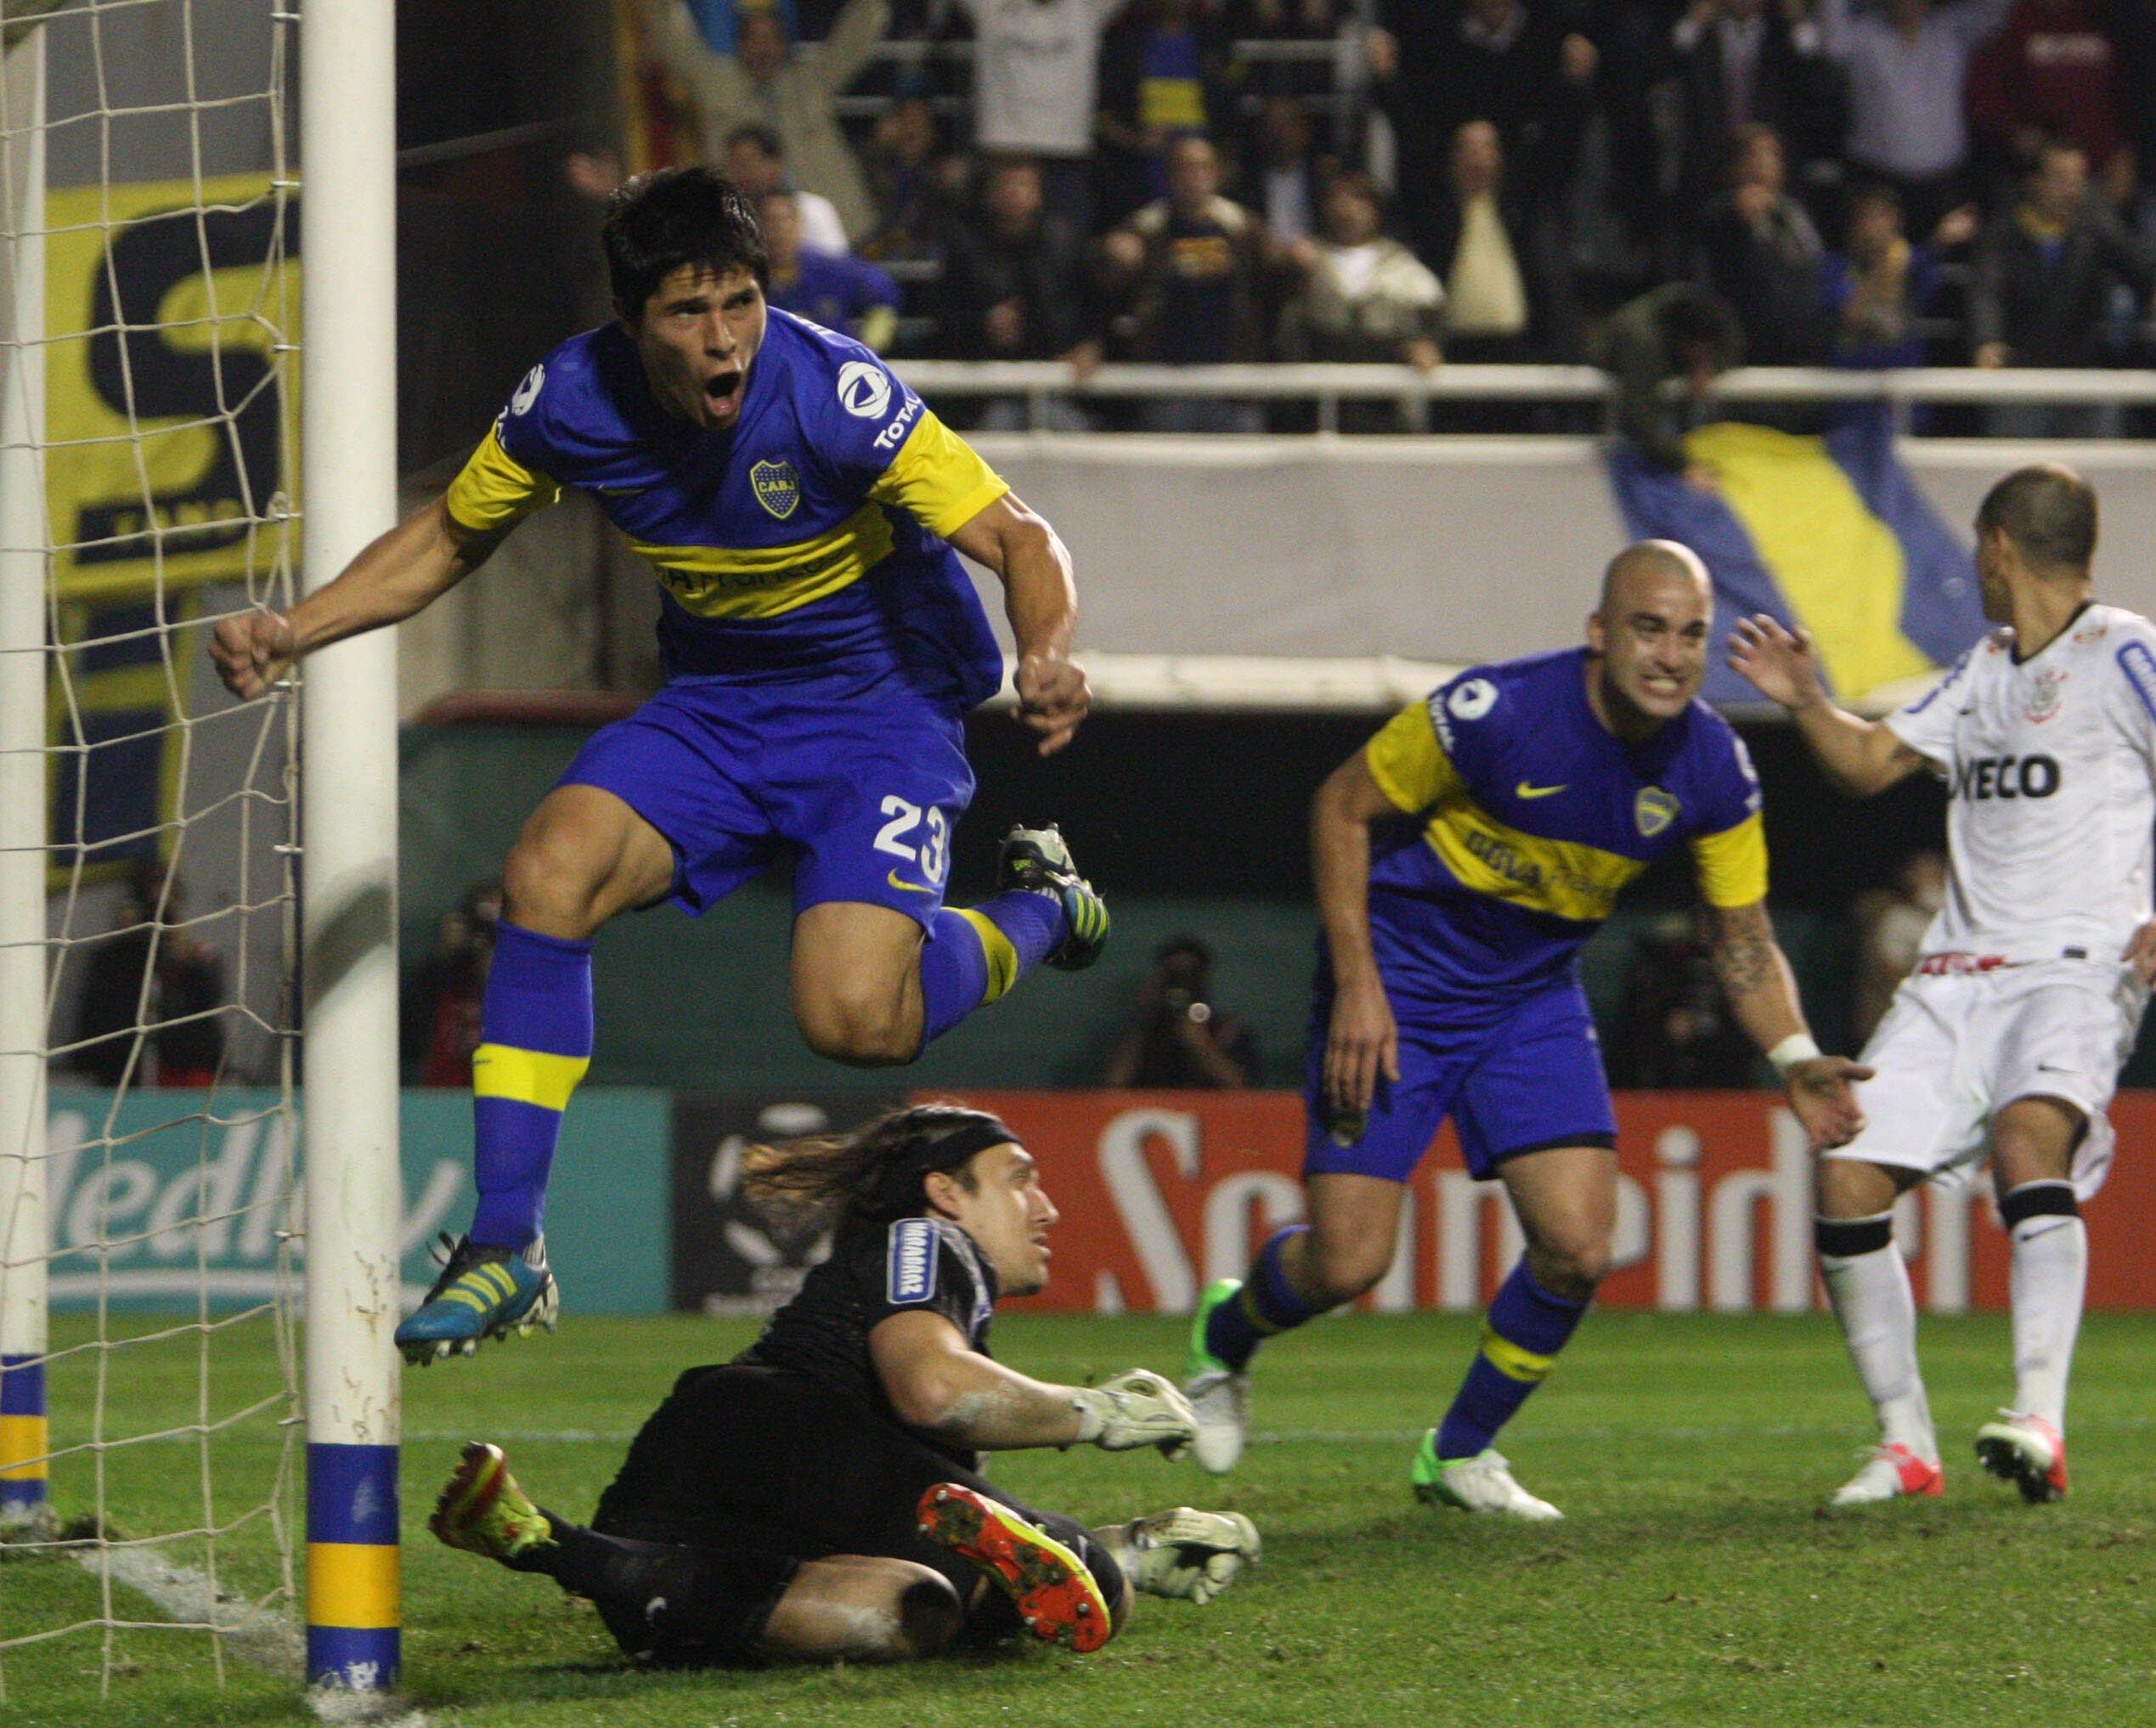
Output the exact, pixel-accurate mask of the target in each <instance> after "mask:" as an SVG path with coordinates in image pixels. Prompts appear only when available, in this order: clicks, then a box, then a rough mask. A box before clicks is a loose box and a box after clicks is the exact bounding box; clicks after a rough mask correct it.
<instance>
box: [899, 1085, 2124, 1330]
mask: <svg viewBox="0 0 2156 1728" xmlns="http://www.w3.org/2000/svg"><path fill="white" fill-rule="evenodd" d="M937 1096H940V1097H957V1098H962V1101H963V1102H965V1103H967V1104H973V1105H975V1106H976V1107H978V1108H979V1109H981V1110H994V1111H995V1112H996V1114H997V1115H1001V1116H1002V1118H1003V1120H1004V1121H1007V1122H1008V1123H1009V1124H1010V1125H1011V1127H1012V1128H1013V1129H1014V1130H1015V1131H1016V1132H1018V1134H1019V1136H1020V1138H1023V1139H1024V1142H1025V1144H1026V1145H1027V1147H1028V1148H1029V1149H1030V1150H1031V1151H1032V1152H1033V1154H1034V1155H1035V1156H1036V1158H1038V1159H1039V1160H1040V1161H1041V1172H1042V1179H1043V1181H1044V1182H1045V1183H1046V1184H1047V1190H1048V1193H1049V1194H1050V1196H1051V1198H1053V1200H1054V1201H1055V1203H1056V1206H1058V1209H1059V1210H1060V1211H1061V1212H1062V1214H1063V1217H1062V1222H1061V1223H1058V1225H1057V1227H1056V1230H1055V1234H1054V1235H1053V1237H1052V1238H1051V1242H1052V1245H1053V1248H1054V1251H1055V1252H1054V1274H1053V1282H1052V1283H1051V1284H1050V1285H1049V1288H1048V1289H1047V1291H1046V1292H1044V1293H1043V1294H1042V1295H1041V1296H1037V1297H1035V1298H1032V1299H1030V1302H1027V1303H1026V1304H1024V1306H1029V1307H1050V1308H1077V1309H1090V1310H1093V1311H1096V1312H1100V1313H1116V1312H1120V1311H1125V1310H1131V1311H1143V1310H1154V1311H1162V1312H1167V1313H1186V1312H1188V1310H1189V1309H1190V1308H1191V1307H1193V1306H1194V1304H1195V1302H1196V1300H1197V1296H1198V1292H1199V1290H1202V1289H1203V1288H1204V1287H1205V1285H1206V1284H1207V1283H1209V1282H1210V1281H1211V1280H1212V1279H1216V1278H1237V1277H1240V1276H1241V1275H1242V1273H1243V1272H1244V1269H1245V1268H1246V1267H1247V1266H1248V1264H1249V1262H1250V1255H1251V1254H1252V1252H1253V1251H1255V1250H1256V1246H1257V1245H1258V1244H1259V1243H1261V1242H1262V1241H1263V1240H1265V1238H1266V1237H1267V1235H1268V1234H1271V1233H1272V1232H1273V1230H1275V1229H1277V1228H1279V1227H1280V1226H1281V1225H1282V1224H1285V1223H1293V1222H1294V1221H1295V1219H1297V1218H1298V1217H1301V1213H1302V1195H1301V1189H1300V1188H1299V1186H1298V1185H1297V1183H1296V1180H1295V1176H1296V1172H1297V1171H1298V1170H1299V1169H1300V1168H1301V1163H1302V1132H1303V1129H1302V1101H1301V1098H1298V1097H1296V1096H1295V1094H1293V1093H1132V1092H1120V1093H1119V1092H1097V1093H1077V1092H1057V1093H1047V1092H985V1091H983V1092H966V1093H939V1094H937ZM2111 1118H2112V1121H2113V1122H2114V1124H2115V1125H2116V1127H2117V1128H2118V1132H2119V1155H2118V1157H2117V1160H2116V1161H2115V1162H2114V1165H2113V1166H2112V1172H2111V1179H2110V1181H2109V1183H2108V1184H2107V1185H2106V1187H2105V1189H2104V1190H2103V1192H2102V1194H2099V1195H2098V1196H2097V1199H2096V1200H2094V1201H2093V1202H2092V1203H2091V1205H2090V1206H2089V1207H2088V1208H2087V1211H2086V1217H2087V1218H2088V1225H2089V1237H2090V1277H2089V1302H2090V1305H2091V1307H2114V1308H2133V1307H2156V1268H2151V1267H2150V1266H2149V1265H2148V1263H2147V1261H2146V1257H2145V1256H2143V1255H2142V1253H2141V1251H2140V1250H2139V1248H2138V1247H2137V1245H2136V1225H2137V1223H2138V1222H2139V1221H2142V1220H2145V1219H2147V1218H2148V1217H2151V1216H2156V1093H2127V1094H2125V1095H2124V1096H2122V1097H2121V1098H2119V1100H2118V1101H2117V1102H2116V1104H2114V1106H2113V1109H2112V1112H2111ZM1617 1127H1618V1162H1619V1165H1620V1167H1621V1169H1622V1171H1623V1175H1622V1176H1621V1177H1620V1178H1619V1190H1618V1195H1617V1269H1616V1270H1615V1271H1614V1272H1613V1273H1611V1276H1610V1278H1609V1279H1608V1280H1607V1282H1606V1283H1605V1284H1604V1285H1603V1286H1602V1294H1601V1300H1602V1301H1604V1302H1607V1303H1609V1304H1611V1305H1612V1306H1615V1307H1635V1308H1664V1309H1670V1310H1687V1309H1696V1308H1705V1309H1722V1310H1726V1311H1729V1312H1733V1313H1746V1312H1780V1313H1792V1312H1796V1311H1798V1310H1801V1309H1805V1308H1809V1307H1814V1306H1816V1305H1819V1304H1820V1302H1822V1300H1823V1298H1822V1297H1821V1296H1820V1292H1819V1289H1818V1280H1817V1278H1816V1275H1815V1268H1814V1262H1813V1255H1812V1205H1811V1154H1810V1152H1809V1149H1808V1148H1807V1145H1806V1142H1805V1138H1804V1134H1803V1130H1802V1129H1801V1128H1800V1127H1798V1123H1797V1121H1796V1118H1795V1117H1794V1116H1792V1115H1791V1114H1790V1112H1789V1110H1787V1109H1786V1107H1785V1106H1784V1105H1783V1104H1781V1098H1780V1095H1779V1094H1778V1093H1770V1092H1762V1093H1729V1092H1702V1093H1619V1094H1618V1096H1617ZM1410 1186H1411V1191H1410V1194H1409V1202H1410V1205H1409V1211H1408V1217H1407V1218H1406V1220H1405V1221H1404V1224H1403V1229H1402V1232H1401V1248H1402V1251H1401V1252H1400V1254H1399V1255H1398V1256H1397V1257H1396V1259H1395V1260H1394V1262H1393V1267H1392V1272H1391V1276H1389V1277H1388V1278H1387V1279H1386V1281H1385V1282H1384V1283H1383V1284H1382V1285H1379V1287H1378V1288H1377V1290H1375V1291H1374V1292H1373V1294H1372V1295H1371V1296H1369V1297H1368V1298H1366V1299H1365V1300H1366V1302H1367V1303H1368V1304H1369V1306H1372V1307H1377V1308H1380V1309H1403V1308H1411V1307H1441V1308H1452V1309H1472V1308H1476V1307H1481V1306H1482V1302H1484V1301H1485V1300H1486V1299H1487V1296H1489V1294H1490V1293H1491V1292H1492V1291H1493V1290H1495V1288H1496V1286H1497V1281H1498V1279H1499V1278H1501V1277H1502V1276H1503V1275H1504V1272H1505V1270H1506V1269H1507V1268H1509V1267H1510V1265H1511V1263H1512V1261H1513V1259H1514V1258H1515V1256H1517V1254H1518V1253H1519V1251H1520V1234H1519V1227H1518V1225H1517V1224H1516V1223H1515V1221H1514V1219H1513V1217H1512V1211H1511V1207H1510V1204H1509V1203H1508V1202H1507V1201H1506V1200H1505V1198H1504V1190H1503V1189H1501V1188H1500V1187H1499V1186H1498V1184H1497V1183H1476V1182H1471V1181H1470V1180H1469V1179H1468V1177H1467V1175H1466V1173H1465V1172H1464V1171H1463V1170H1462V1169H1461V1168H1460V1164H1459V1151H1458V1149H1457V1148H1456V1147H1455V1145H1454V1144H1453V1136H1452V1131H1451V1129H1450V1128H1447V1129H1446V1130H1445V1131H1444V1132H1442V1134H1441V1135H1440V1136H1439V1138H1438V1140H1437V1143H1436V1145H1435V1146H1434V1147H1433V1148H1432V1149H1431V1155H1430V1156H1429V1157H1428V1158H1427V1159H1425V1160H1424V1162H1423V1165H1422V1167H1421V1168H1420V1169H1419V1170H1418V1171H1417V1172H1415V1177H1414V1182H1413V1183H1412V1184H1411V1185H1410ZM1895 1228H1896V1234H1897V1235H1898V1237H1899V1240H1900V1242H1901V1244H1902V1246H1903V1249H1904V1251H1905V1252H1906V1253H1908V1254H1909V1255H1910V1271H1911V1273H1912V1275H1913V1276H1914V1278H1915V1280H1916V1297H1917V1301H1918V1302H1920V1303H1922V1305H1923V1306H1924V1307H1926V1308H1927V1309H1929V1310H1930V1311H1932V1312H1933V1313H1961V1312H1962V1311H1964V1310H1967V1309H2003V1308H2004V1307H2006V1236H2005V1234H2003V1232H2002V1231H2001V1229H2000V1227H1999V1222H1998V1217H1997V1215H1996V1213H1995V1211H1994V1209H1993V1206H1992V1202H1991V1198H1990V1184H1989V1183H1988V1182H1979V1183H1974V1184H1970V1185H1967V1186H1962V1187H1958V1188H1944V1187H1931V1188H1927V1189H1922V1190H1921V1191H1919V1192H1918V1193H1916V1194H1910V1195H1909V1196H1907V1197H1905V1199H1904V1200H1903V1201H1902V1204H1901V1206H1900V1209H1899V1213H1898V1215H1897V1217H1896V1220H1895Z"/></svg>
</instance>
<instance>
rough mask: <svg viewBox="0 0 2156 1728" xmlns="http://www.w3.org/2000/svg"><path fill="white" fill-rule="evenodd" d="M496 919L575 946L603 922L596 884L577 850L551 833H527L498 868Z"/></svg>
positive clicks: (543, 830)
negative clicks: (499, 913) (499, 917)
mask: <svg viewBox="0 0 2156 1728" xmlns="http://www.w3.org/2000/svg"><path fill="white" fill-rule="evenodd" d="M501 889H502V916H503V917H504V918H507V919H508V920H509V922H510V923H513V924H516V925H518V926H520V927H521V928H522V929H528V930H537V931H539V932H540V933H541V934H543V935H555V936H562V937H564V938H565V939H567V940H576V941H580V940H584V938H586V937H589V936H590V935H592V933H593V932H594V931H595V930H596V929H598V928H599V925H600V924H601V923H602V922H604V921H603V920H602V919H601V918H599V917H598V913H597V905H598V897H599V896H598V889H599V884H598V883H597V882H596V881H595V880H594V879H593V872H592V871H591V870H590V868H589V867H588V866H587V864H586V863H585V861H584V859H583V858H582V857H581V856H579V852H578V850H577V849H576V848H575V847H574V846H573V844H567V843H565V841H564V840H563V839H562V837H561V836H560V835H559V834H558V833H557V832H556V830H555V829H554V828H553V827H540V828H538V829H536V830H534V829H529V828H528V829H527V830H526V831H525V833H524V834H523V835H522V838H520V839H518V840H517V842H516V845H515V846H514V847H512V848H511V850H510V854H509V858H508V861H507V862H506V863H505V864H504V865H503V866H502V872H501Z"/></svg>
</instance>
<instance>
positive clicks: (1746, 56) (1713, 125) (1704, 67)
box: [1671, 0, 1848, 211]
mask: <svg viewBox="0 0 2156 1728" xmlns="http://www.w3.org/2000/svg"><path fill="white" fill-rule="evenodd" d="M1801 4H1802V0H1792V3H1790V4H1789V5H1788V8H1787V10H1788V11H1790V12H1795V11H1798V10H1800V8H1801ZM1671 41H1672V42H1673V46H1674V48H1675V49H1676V54H1677V71H1678V83H1679V92H1680V95H1681V103H1682V117H1681V120H1680V121H1679V125H1680V128H1681V133H1682V138H1681V141H1680V144H1679V169H1678V195H1679V198H1680V200H1682V205H1683V207H1684V208H1685V209H1686V210H1691V211H1696V210H1699V209H1701V208H1702V207H1703V206H1705V205H1706V204H1707V202H1708V201H1709V200H1711V199H1713V197H1714V196H1715V195H1716V194H1717V193H1718V192H1719V190H1720V189H1722V188H1723V187H1724V185H1726V184H1728V181H1729V170H1730V155H1731V152H1732V148H1733V146H1734V145H1735V144H1736V142H1737V140H1738V138H1740V136H1741V134H1742V133H1743V132H1744V129H1745V128H1746V127H1749V126H1752V125H1754V124H1758V125H1763V126H1768V127H1773V128H1774V130H1775V133H1776V134H1777V135H1778V136H1779V137H1781V138H1782V139H1783V140H1784V141H1785V143H1786V144H1787V145H1788V147H1789V149H1790V150H1791V152H1792V155H1794V157H1795V159H1796V161H1798V163H1799V164H1800V165H1804V166H1805V167H1809V165H1810V164H1812V163H1814V162H1815V161H1817V160H1818V159H1820V158H1822V157H1829V158H1831V157H1832V156H1833V155H1836V154H1837V152H1838V150H1839V149H1840V147H1841V142H1842V136H1843V132H1844V130H1845V129H1846V120H1847V115H1848V102H1847V81H1846V80H1845V79H1844V78H1843V75H1842V70H1841V68H1840V67H1839V66H1838V65H1836V64H1835V63H1834V62H1833V61H1832V60H1831V59H1827V58H1826V56H1825V55H1824V54H1820V52H1819V38H1818V33H1817V32H1816V31H1814V30H1812V29H1811V28H1810V27H1809V22H1808V21H1806V22H1805V23H1804V27H1803V28H1801V29H1799V28H1798V27H1796V26H1794V25H1792V24H1791V22H1790V20H1789V17H1788V16H1787V15H1786V12H1785V10H1784V9H1783V8H1782V7H1781V6H1778V5H1776V4H1775V3H1773V0H1692V3H1691V7H1690V10H1689V11H1687V12H1686V13H1685V16H1684V17H1683V19H1682V20H1679V23H1678V25H1677V27H1676V29H1675V31H1674V32H1673V35H1672V37H1671Z"/></svg>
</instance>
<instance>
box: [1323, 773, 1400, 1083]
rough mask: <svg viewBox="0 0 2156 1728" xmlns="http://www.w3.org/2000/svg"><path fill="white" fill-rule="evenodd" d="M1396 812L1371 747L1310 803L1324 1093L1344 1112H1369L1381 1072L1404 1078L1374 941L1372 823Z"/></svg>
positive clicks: (1334, 775) (1391, 1077)
mask: <svg viewBox="0 0 2156 1728" xmlns="http://www.w3.org/2000/svg"><path fill="white" fill-rule="evenodd" d="M1392 813H1393V804H1392V800H1391V799H1389V798H1387V797H1386V795H1385V792H1384V789H1383V788H1380V786H1379V785H1378V783H1377V781H1376V780H1375V779H1374V777H1373V776H1372V775H1371V773H1370V762H1369V753H1368V751H1367V750H1366V749H1365V750H1357V752H1356V753H1355V754H1353V755H1352V756H1350V757H1349V758H1348V759H1347V760H1346V761H1345V762H1343V763H1341V764H1340V766H1339V767H1337V768H1335V770H1334V771H1332V773H1331V775H1330V776H1329V777H1328V778H1327V779H1326V782H1325V783H1324V785H1323V786H1321V787H1319V788H1318V795H1317V797H1316V798H1314V799H1312V800H1311V804H1310V866H1311V873H1312V876H1313V877H1314V878H1315V880H1316V885H1317V894H1318V918H1319V920H1320V921H1321V922H1322V923H1324V927H1325V946H1326V947H1327V948H1328V950H1329V952H1330V953H1331V955H1332V963H1333V1015H1332V1020H1331V1023H1330V1025H1329V1028H1328V1030H1327V1031H1326V1035H1325V1096H1326V1098H1328V1099H1329V1101H1330V1103H1331V1104H1332V1106H1333V1108H1334V1109H1335V1110H1339V1111H1341V1112H1343V1113H1352V1112H1355V1111H1357V1110H1368V1109H1369V1107H1370V1094H1371V1093H1372V1092H1373V1091H1374V1090H1375V1088H1376V1086H1377V1082H1378V1080H1379V1078H1380V1076H1383V1077H1384V1078H1385V1079H1386V1080H1396V1081H1397V1079H1399V1077H1400V1032H1399V1028H1398V1026H1397V1025H1396V1024H1395V1023H1394V1021H1393V1018H1392V1004H1391V1002H1390V1001H1389V1000H1387V998H1386V994H1385V980H1383V979H1382V978H1381V977H1380V976H1379V974H1378V965H1377V955H1376V953H1375V952H1374V950H1373V949H1372V947H1371V946H1370V824H1371V823H1372V822H1375V821H1376V820H1377V819H1378V818H1379V817H1380V816H1389V815H1391V814H1392Z"/></svg>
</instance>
